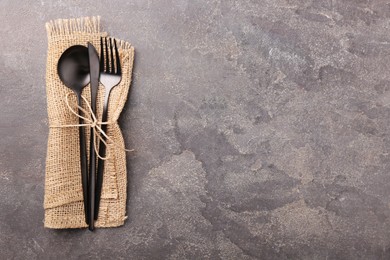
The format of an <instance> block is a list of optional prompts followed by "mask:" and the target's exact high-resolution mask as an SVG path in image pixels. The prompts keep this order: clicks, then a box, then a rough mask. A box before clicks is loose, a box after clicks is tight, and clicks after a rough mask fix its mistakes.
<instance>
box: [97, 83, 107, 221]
mask: <svg viewBox="0 0 390 260" xmlns="http://www.w3.org/2000/svg"><path fill="white" fill-rule="evenodd" d="M106 92H109V90H108V89H106ZM109 95H110V93H107V94H105V99H104V105H103V115H102V122H107V118H108V98H109ZM101 128H102V130H103V131H104V132H105V133H106V131H107V125H106V124H102V125H101ZM106 134H107V133H106ZM101 138H102V139H103V140H104V141H106V137H105V136H104V135H101ZM99 155H100V156H101V157H105V156H106V145H105V144H104V143H103V142H102V141H100V143H99ZM103 173H104V160H102V159H100V158H98V166H97V175H96V190H95V211H94V215H95V220H97V219H98V214H99V206H100V199H101V195H102V187H103Z"/></svg>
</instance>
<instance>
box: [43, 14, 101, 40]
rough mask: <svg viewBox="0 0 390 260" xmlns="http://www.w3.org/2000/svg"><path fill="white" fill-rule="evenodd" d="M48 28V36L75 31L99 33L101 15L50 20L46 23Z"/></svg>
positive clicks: (73, 32)
mask: <svg viewBox="0 0 390 260" xmlns="http://www.w3.org/2000/svg"><path fill="white" fill-rule="evenodd" d="M46 30H47V36H48V38H50V37H53V36H64V35H72V34H75V33H99V32H100V16H92V17H81V18H74V19H57V20H53V21H49V22H47V23H46Z"/></svg>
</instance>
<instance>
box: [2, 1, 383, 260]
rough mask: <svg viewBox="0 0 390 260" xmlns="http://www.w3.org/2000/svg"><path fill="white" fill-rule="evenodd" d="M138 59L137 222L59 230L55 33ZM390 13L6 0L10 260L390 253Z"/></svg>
mask: <svg viewBox="0 0 390 260" xmlns="http://www.w3.org/2000/svg"><path fill="white" fill-rule="evenodd" d="M90 15H100V16H102V25H103V27H104V28H105V29H106V30H107V31H108V32H109V33H110V34H111V35H114V36H116V37H119V38H122V39H125V40H128V41H130V42H132V43H133V45H134V46H135V48H136V64H135V68H134V83H133V85H132V91H131V96H130V99H129V102H128V103H127V107H126V109H125V111H124V112H123V114H122V117H121V119H120V124H121V126H122V129H123V132H124V134H125V139H126V144H127V146H128V147H131V148H135V149H136V150H137V152H136V153H133V154H129V156H128V178H129V197H128V216H129V219H128V221H127V222H126V225H125V226H123V227H121V228H116V229H106V230H97V231H96V232H95V233H91V232H88V231H86V230H63V231H55V230H49V229H44V228H43V223H42V221H43V207H42V205H43V187H44V186H43V185H44V165H45V155H46V141H47V133H48V130H47V120H46V117H47V113H46V97H45V79H44V77H45V62H46V47H47V41H46V32H45V27H44V23H45V22H46V21H48V20H51V19H56V18H70V17H80V16H90ZM389 18H390V5H389V3H388V2H387V1H381V0H377V1H376V0H371V1H369V0H355V1H354V0H344V1H341V0H265V1H255V0H252V1H250V0H243V1H232V0H226V1H225V0H224V1H221V0H220V1H213V0H210V1H203V2H202V1H189V0H179V1H168V0H164V1H157V0H155V1H141V0H139V1H125V0H121V1H92V0H87V1H59V0H57V1H49V0H41V1H24V2H22V1H10V0H2V1H1V2H0V34H1V36H2V37H1V41H0V86H1V87H0V111H1V114H0V134H1V139H0V147H1V149H0V153H1V154H0V170H1V171H0V259H87V258H88V259H94V258H96V259H99V258H101V259H390V219H389V217H390V208H389V207H390V157H389V149H390V133H389V126H390V108H389V106H390V33H389V28H390V20H389Z"/></svg>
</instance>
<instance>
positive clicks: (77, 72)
mask: <svg viewBox="0 0 390 260" xmlns="http://www.w3.org/2000/svg"><path fill="white" fill-rule="evenodd" d="M57 70H58V75H59V76H60V79H61V81H62V82H63V83H64V84H65V86H67V87H68V88H70V89H72V90H73V91H74V92H75V93H76V94H77V95H78V94H81V92H82V90H83V88H84V87H85V86H86V85H88V83H89V81H90V76H89V56H88V48H87V47H85V46H82V45H74V46H72V47H70V48H68V49H67V50H66V51H65V52H64V53H63V54H62V55H61V57H60V59H59V61H58V67H57Z"/></svg>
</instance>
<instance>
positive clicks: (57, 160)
mask: <svg viewBox="0 0 390 260" xmlns="http://www.w3.org/2000/svg"><path fill="white" fill-rule="evenodd" d="M46 29H47V36H48V52H47V67H46V93H47V111H48V122H49V136H48V145H47V157H46V174H45V197H44V209H45V221H44V226H45V227H47V228H57V229H61V228H82V227H87V224H86V223H85V215H84V204H83V193H82V186H81V171H80V150H79V135H78V133H79V129H78V127H56V126H65V125H75V124H78V117H77V116H76V115H74V114H73V113H72V112H71V111H70V109H69V107H68V106H67V104H66V96H67V94H68V93H73V92H72V90H71V89H69V88H67V87H66V86H65V85H64V84H63V83H62V81H61V80H60V78H59V76H58V74H57V63H58V60H59V58H60V56H61V54H62V53H63V52H64V51H65V50H66V49H67V48H69V47H70V46H72V45H84V46H87V43H88V42H91V43H92V44H93V45H94V46H95V48H96V49H97V51H98V53H100V37H101V36H107V33H106V32H103V31H101V29H100V18H99V17H84V18H79V19H59V20H54V21H50V22H48V23H46ZM117 41H118V43H119V45H118V48H119V54H120V61H121V65H122V80H121V82H120V84H119V85H118V86H116V87H114V88H113V90H112V91H111V94H110V100H109V108H108V121H109V122H110V124H109V125H108V129H107V135H108V136H109V137H110V138H111V140H112V142H111V143H110V144H108V146H107V154H108V155H109V157H108V159H107V160H106V161H105V167H104V177H103V189H102V197H101V203H100V208H99V218H98V220H97V221H96V224H95V226H96V227H116V226H120V225H123V224H124V221H125V219H126V188H127V176H126V154H125V151H124V150H123V149H121V148H120V147H125V145H124V140H123V136H122V133H121V130H120V128H119V125H118V124H117V119H118V117H119V115H120V113H121V111H122V109H123V107H124V105H125V102H126V99H127V96H128V92H129V88H130V82H131V73H132V69H133V60H134V48H133V47H132V46H131V44H129V43H127V42H124V41H120V40H118V39H117ZM82 95H83V96H84V97H85V98H86V99H87V100H89V101H90V87H89V85H88V86H87V87H85V88H84V90H83V93H82ZM103 95H104V87H103V86H102V85H100V86H99V92H98V100H97V111H98V115H100V118H101V114H102V101H103ZM69 103H70V105H71V107H72V108H73V109H74V110H75V111H77V100H76V96H75V95H71V94H69ZM83 108H84V109H86V110H88V109H87V106H86V104H83ZM90 132H91V130H90V128H89V127H86V140H89V135H90ZM86 143H87V144H88V145H89V142H88V141H87V142H86ZM114 143H115V145H114ZM87 151H89V147H87ZM88 161H89V160H88Z"/></svg>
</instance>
